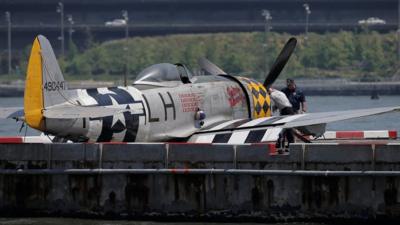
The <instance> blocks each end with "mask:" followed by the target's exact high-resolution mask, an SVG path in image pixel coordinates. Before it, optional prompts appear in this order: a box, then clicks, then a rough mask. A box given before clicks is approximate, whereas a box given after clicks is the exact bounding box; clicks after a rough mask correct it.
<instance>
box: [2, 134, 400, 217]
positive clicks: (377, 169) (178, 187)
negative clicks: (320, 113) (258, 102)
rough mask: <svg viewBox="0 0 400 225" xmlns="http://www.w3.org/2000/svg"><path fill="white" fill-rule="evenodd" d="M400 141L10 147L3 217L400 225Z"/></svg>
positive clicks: (6, 147) (4, 175) (6, 151)
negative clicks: (397, 222) (280, 148)
mask: <svg viewBox="0 0 400 225" xmlns="http://www.w3.org/2000/svg"><path fill="white" fill-rule="evenodd" d="M399 186H400V143H399V142H398V141H379V142H373V141H368V142H358V144H357V143H340V144H338V143H315V144H293V145H291V147H290V152H289V153H284V154H278V153H277V152H275V150H274V149H273V147H272V145H268V144H257V145H211V144H205V145H203V144H179V143H160V144H126V143H114V144H102V143H99V144H41V143H35V144H32V143H31V144H27V143H25V144H12V143H9V144H0V215H7V216H10V215H17V216H18V215H25V216H26V215H27V216H32V215H53V216H69V215H80V216H84V217H85V216H88V217H90V216H95V217H106V216H108V217H109V216H111V217H112V218H130V217H133V218H150V219H156V218H171V217H172V218H182V219H185V220H197V219H230V220H243V219H244V220H246V219H250V220H252V219H255V220H258V221H260V220H261V221H287V220H307V219H310V220H313V219H332V218H333V219H346V218H352V219H372V220H374V219H377V218H385V219H398V218H399V215H400V210H399V209H400V203H399V191H400V190H399Z"/></svg>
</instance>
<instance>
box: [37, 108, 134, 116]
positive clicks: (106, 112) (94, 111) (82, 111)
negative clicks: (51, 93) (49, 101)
mask: <svg viewBox="0 0 400 225" xmlns="http://www.w3.org/2000/svg"><path fill="white" fill-rule="evenodd" d="M127 111H129V110H128V109H123V108H113V107H105V106H76V105H57V106H51V107H48V108H46V109H45V110H44V112H43V115H44V117H46V118H51V119H79V118H99V117H106V116H112V115H115V114H119V113H123V112H127Z"/></svg>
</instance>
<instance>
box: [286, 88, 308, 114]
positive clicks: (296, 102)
mask: <svg viewBox="0 0 400 225" xmlns="http://www.w3.org/2000/svg"><path fill="white" fill-rule="evenodd" d="M282 92H283V93H285V95H286V97H287V98H288V99H289V102H290V103H291V104H292V106H293V110H294V111H299V110H300V103H301V102H305V101H306V97H305V96H304V94H303V92H302V91H300V90H298V89H296V90H295V91H291V90H289V88H284V89H282Z"/></svg>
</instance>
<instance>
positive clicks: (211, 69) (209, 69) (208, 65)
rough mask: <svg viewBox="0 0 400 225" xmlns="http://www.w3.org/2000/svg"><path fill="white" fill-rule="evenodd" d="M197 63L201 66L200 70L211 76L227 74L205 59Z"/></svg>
mask: <svg viewBox="0 0 400 225" xmlns="http://www.w3.org/2000/svg"><path fill="white" fill-rule="evenodd" d="M197 63H198V64H199V66H200V68H202V69H203V70H205V71H207V72H209V73H210V74H211V75H219V74H226V73H225V71H223V70H222V69H221V68H219V67H218V66H217V65H215V64H214V63H212V62H210V61H209V60H208V59H206V58H204V57H203V58H200V59H199V60H197Z"/></svg>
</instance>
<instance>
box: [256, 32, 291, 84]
mask: <svg viewBox="0 0 400 225" xmlns="http://www.w3.org/2000/svg"><path fill="white" fill-rule="evenodd" d="M296 44H297V40H296V38H294V37H292V38H290V39H289V40H288V41H287V42H286V44H285V46H284V47H283V49H282V51H281V52H280V53H279V55H278V57H277V58H276V60H275V62H274V64H272V67H271V69H270V71H269V73H268V75H267V77H266V78H265V80H264V87H265V88H267V89H268V88H269V87H270V86H271V85H272V84H273V83H274V81H275V80H276V78H278V76H279V74H280V73H281V72H282V70H283V68H284V67H285V65H286V63H287V62H288V60H289V58H290V56H291V55H292V53H293V51H294V49H295V48H296Z"/></svg>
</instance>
